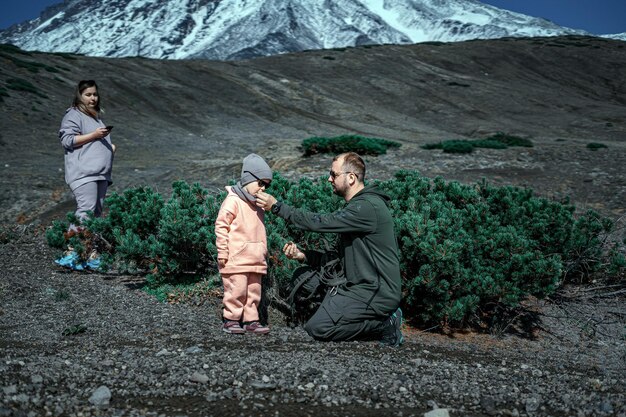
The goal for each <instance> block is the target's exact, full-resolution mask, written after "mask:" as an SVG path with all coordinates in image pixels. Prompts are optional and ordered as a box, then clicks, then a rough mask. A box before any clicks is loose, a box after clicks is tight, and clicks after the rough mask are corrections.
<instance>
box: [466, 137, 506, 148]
mask: <svg viewBox="0 0 626 417" xmlns="http://www.w3.org/2000/svg"><path fill="white" fill-rule="evenodd" d="M472 146H473V147H474V148H486V149H505V148H508V146H507V144H506V143H503V142H500V141H498V140H493V139H477V140H475V141H472Z"/></svg>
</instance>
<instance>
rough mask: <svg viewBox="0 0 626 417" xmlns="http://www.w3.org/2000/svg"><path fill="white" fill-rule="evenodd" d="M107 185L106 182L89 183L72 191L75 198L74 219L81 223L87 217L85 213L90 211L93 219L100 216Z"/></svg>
mask: <svg viewBox="0 0 626 417" xmlns="http://www.w3.org/2000/svg"><path fill="white" fill-rule="evenodd" d="M108 186H109V183H108V181H107V180H100V181H91V182H88V183H86V184H83V185H81V186H80V187H78V188H76V189H75V190H74V198H76V217H78V218H79V219H80V220H81V221H82V220H83V219H84V218H85V217H87V212H89V211H91V212H92V213H93V215H94V216H95V217H100V216H101V215H102V207H103V206H104V197H105V196H106V193H107V188H108Z"/></svg>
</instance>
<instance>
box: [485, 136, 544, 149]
mask: <svg viewBox="0 0 626 417" xmlns="http://www.w3.org/2000/svg"><path fill="white" fill-rule="evenodd" d="M485 139H486V140H494V141H496V142H501V143H504V144H505V145H506V146H522V147H525V148H532V147H533V142H532V141H531V140H530V139H525V138H521V137H519V136H513V135H509V134H506V133H502V132H498V133H496V134H495V135H492V136H489V137H487V138H485Z"/></svg>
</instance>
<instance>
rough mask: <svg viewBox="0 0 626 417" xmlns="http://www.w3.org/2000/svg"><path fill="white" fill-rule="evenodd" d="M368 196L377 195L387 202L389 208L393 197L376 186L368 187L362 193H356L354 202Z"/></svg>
mask: <svg viewBox="0 0 626 417" xmlns="http://www.w3.org/2000/svg"><path fill="white" fill-rule="evenodd" d="M367 195H375V196H377V197H379V198H380V199H381V200H383V201H384V202H385V204H386V205H387V207H389V203H391V197H389V196H388V195H387V194H385V192H384V191H383V190H381V189H380V187H379V186H378V185H376V184H371V185H366V186H365V187H364V188H363V189H362V190H361V191H359V192H358V193H356V194H355V195H354V197H352V200H354V199H358V198H365V196H367Z"/></svg>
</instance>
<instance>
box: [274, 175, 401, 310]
mask: <svg viewBox="0 0 626 417" xmlns="http://www.w3.org/2000/svg"><path fill="white" fill-rule="evenodd" d="M389 200H390V198H389V196H387V195H386V194H384V193H383V192H382V191H381V190H380V189H379V188H378V186H376V185H368V186H366V187H364V188H363V189H362V190H361V191H359V192H358V193H357V194H355V195H354V196H353V197H352V198H351V199H350V201H349V202H348V203H347V204H346V205H345V207H344V208H342V209H341V210H338V211H336V212H334V213H328V214H320V213H311V212H308V211H304V210H300V209H296V208H293V207H290V206H288V205H286V204H282V203H281V204H279V210H278V213H277V214H278V215H279V216H280V217H282V218H284V219H285V220H288V221H290V222H291V223H293V224H294V225H295V226H296V227H298V228H300V229H303V230H309V231H313V232H320V233H338V234H339V247H338V252H339V257H340V258H341V261H342V264H343V266H344V269H345V274H346V279H347V283H346V284H344V285H342V286H340V287H339V288H338V293H340V294H343V295H345V296H347V297H350V298H354V299H356V300H360V301H363V302H365V303H367V304H369V306H370V307H371V308H372V309H373V310H374V311H375V312H376V313H377V314H380V315H389V314H391V313H392V312H394V311H395V310H396V309H397V308H398V306H399V305H400V299H401V297H402V294H401V279H400V261H399V258H398V246H397V242H396V236H395V233H394V230H393V218H392V217H391V213H390V211H389V207H388V204H389ZM304 253H305V255H306V257H307V263H308V264H309V265H310V266H312V267H318V266H320V261H321V258H322V253H321V252H316V251H304Z"/></svg>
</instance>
